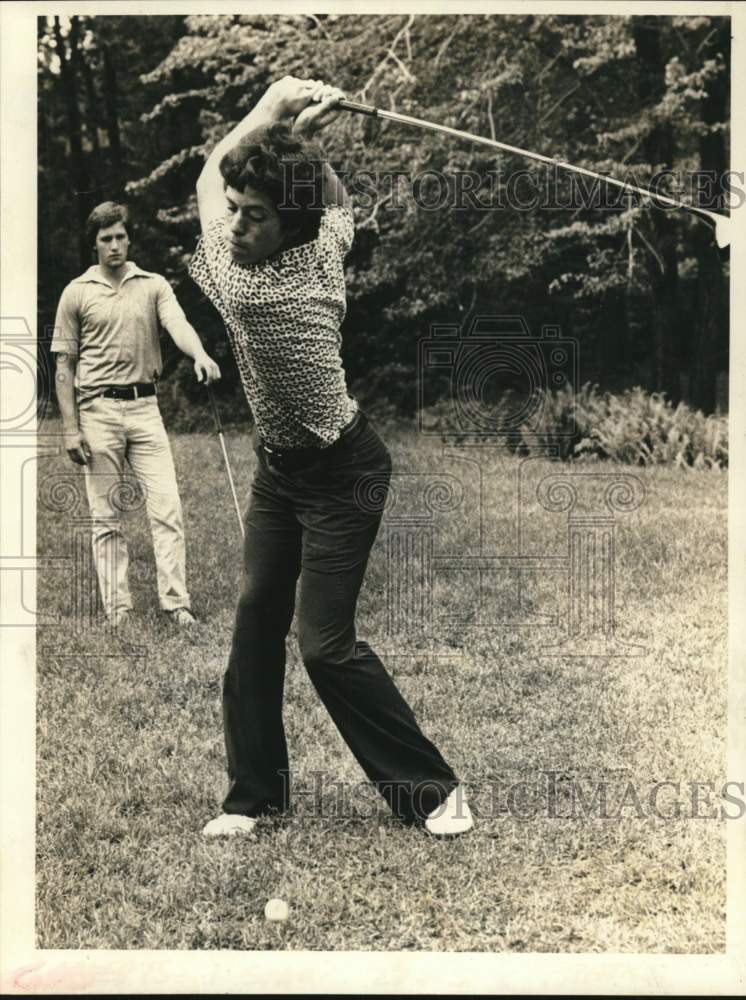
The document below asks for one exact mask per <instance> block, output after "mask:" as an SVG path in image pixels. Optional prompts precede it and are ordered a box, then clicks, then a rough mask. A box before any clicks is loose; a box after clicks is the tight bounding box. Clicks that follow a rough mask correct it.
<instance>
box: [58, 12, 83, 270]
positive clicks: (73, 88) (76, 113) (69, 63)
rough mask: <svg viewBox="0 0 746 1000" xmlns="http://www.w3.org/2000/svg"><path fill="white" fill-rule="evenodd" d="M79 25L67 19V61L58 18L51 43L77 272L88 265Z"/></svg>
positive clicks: (74, 20)
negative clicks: (66, 147) (61, 103)
mask: <svg viewBox="0 0 746 1000" xmlns="http://www.w3.org/2000/svg"><path fill="white" fill-rule="evenodd" d="M78 36H79V21H78V18H77V17H76V16H73V17H71V18H70V34H69V36H68V44H69V48H70V52H69V57H68V52H67V46H66V45H65V39H64V37H63V35H62V29H61V27H60V19H59V17H55V19H54V41H55V49H56V52H57V57H58V58H59V61H60V82H61V84H62V93H63V97H64V100H65V110H66V113H67V133H68V141H69V143H70V180H71V182H72V190H73V195H74V197H75V209H76V215H77V222H78V246H79V256H80V265H81V268H83V269H85V268H86V267H88V265H89V264H90V262H91V252H90V247H88V246H86V239H85V220H86V218H87V215H88V209H87V204H86V194H87V191H88V187H89V183H88V176H87V172H86V167H85V160H84V158H83V143H82V139H81V122H80V108H79V106H78V85H77V80H76V78H75V69H74V60H75V57H74V55H73V53H74V52H75V50H76V49H77V47H78Z"/></svg>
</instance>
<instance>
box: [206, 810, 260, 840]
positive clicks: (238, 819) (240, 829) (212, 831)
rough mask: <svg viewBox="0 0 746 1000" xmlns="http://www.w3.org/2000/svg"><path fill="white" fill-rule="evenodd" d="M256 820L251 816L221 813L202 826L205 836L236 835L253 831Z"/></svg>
mask: <svg viewBox="0 0 746 1000" xmlns="http://www.w3.org/2000/svg"><path fill="white" fill-rule="evenodd" d="M255 826H256V820H255V819H252V817H251V816H239V815H237V814H235V815H231V814H229V813H221V814H220V816H218V817H217V818H216V819H211V820H210V822H209V823H206V824H205V826H203V828H202V834H203V836H205V837H235V836H236V834H238V833H253V832H254V827H255Z"/></svg>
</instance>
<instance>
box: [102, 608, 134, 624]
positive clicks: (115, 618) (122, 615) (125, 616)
mask: <svg viewBox="0 0 746 1000" xmlns="http://www.w3.org/2000/svg"><path fill="white" fill-rule="evenodd" d="M106 620H107V621H108V623H109V625H111V627H112V628H124V627H126V626H127V625H128V624H129V622H130V611H129V608H120V609H119V611H112V613H111V614H110V615H107V616H106Z"/></svg>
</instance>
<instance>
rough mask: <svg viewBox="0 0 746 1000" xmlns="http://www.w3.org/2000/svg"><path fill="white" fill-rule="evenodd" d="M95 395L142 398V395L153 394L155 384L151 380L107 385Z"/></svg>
mask: <svg viewBox="0 0 746 1000" xmlns="http://www.w3.org/2000/svg"><path fill="white" fill-rule="evenodd" d="M97 395H99V396H106V398H107V399H142V398H143V397H144V396H155V385H154V384H153V383H152V382H135V383H132V384H131V385H107V386H106V388H105V389H102V390H101V391H100V392H99V393H97Z"/></svg>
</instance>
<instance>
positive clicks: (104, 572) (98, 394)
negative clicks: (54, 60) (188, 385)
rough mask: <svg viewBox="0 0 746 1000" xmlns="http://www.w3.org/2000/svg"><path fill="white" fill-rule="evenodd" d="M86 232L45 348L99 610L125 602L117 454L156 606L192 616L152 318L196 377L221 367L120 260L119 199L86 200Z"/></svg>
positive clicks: (152, 280) (152, 285)
mask: <svg viewBox="0 0 746 1000" xmlns="http://www.w3.org/2000/svg"><path fill="white" fill-rule="evenodd" d="M86 238H87V242H88V244H89V245H90V246H91V247H92V248H93V249H94V250H95V251H96V253H97V256H98V263H97V264H94V265H93V266H91V267H89V268H88V270H87V271H86V272H85V273H84V274H82V275H81V276H80V277H79V278H75V279H74V280H73V281H71V282H70V284H69V285H68V286H67V287H66V288H65V290H64V291H63V293H62V297H61V299H60V303H59V306H58V309H57V317H56V320H55V329H54V336H53V338H52V344H51V350H52V352H53V353H55V354H56V369H57V376H56V382H55V384H56V388H57V399H58V401H59V406H60V412H61V414H62V424H63V431H64V439H65V448H66V450H67V453H68V455H69V456H70V458H71V460H72V461H73V462H75V463H76V464H78V465H82V466H83V467H84V471H85V483H86V491H87V494H88V503H89V506H90V508H91V514H92V516H93V554H94V560H95V563H96V572H97V575H98V582H99V588H100V591H101V598H102V601H103V604H104V610H105V612H106V615H107V618H108V619H109V621H110V622H111V623H112V624H113V625H114V626H120V625H122V624H124V623H125V622H126V621H127V617H128V615H129V613H130V611H131V609H132V598H131V596H130V590H129V585H128V581H127V567H128V556H127V543H126V541H125V539H124V535H123V534H122V530H121V524H120V513H121V510H122V507H121V499H120V496H121V493H120V491H121V487H122V475H123V473H124V463H125V459H127V461H128V463H129V465H130V467H131V469H132V471H133V472H134V474H135V476H136V478H137V479H138V481H139V483H140V486H141V487H142V489H143V491H144V493H145V501H146V507H147V512H148V519H149V521H150V529H151V532H152V536H153V548H154V552H155V561H156V568H157V576H158V596H159V599H160V605H161V607H162V608H163V610H164V611H165V612H166V613H167V614H168V616H169V617H170V618H171V620H172V621H173V622H175V623H176V624H178V625H191V624H193V623H194V621H195V619H194V616H193V615H192V613H191V610H190V600H189V593H188V591H187V587H186V553H185V544H184V527H183V522H182V513H181V501H180V499H179V491H178V487H177V485H176V473H175V470H174V463H173V458H172V456H171V448H170V445H169V441H168V437H167V435H166V430H165V428H164V426H163V420H162V419H161V414H160V410H159V409H158V402H157V397H156V389H155V380H156V379H157V378H158V376H159V375H160V374H161V371H162V368H163V363H162V360H161V350H160V344H159V341H158V329H159V326H162V327H164V328H165V329H166V330H167V331H168V333H169V335H170V336H171V338H172V339H173V341H174V343H175V344H176V346H177V347H178V348H179V349H180V350H181V351H183V352H184V353H185V354H187V355H189V357H191V358H193V359H194V370H195V373H196V375H197V379H198V380H199V381H200V382H201V381H203V380H206V381H207V382H210V381H212V380H213V379H219V378H220V369H219V368H218V366H217V364H216V363H215V362H214V361H213V360H212V358H210V357H209V355H208V354H207V353H206V352H205V350H204V348H203V347H202V343H201V341H200V339H199V336H198V335H197V333H196V331H195V330H194V328H193V327H192V326H191V325H190V324H189V322H188V321H187V319H186V316H185V315H184V312H183V310H182V308H181V306H180V305H179V303H178V302H177V300H176V296H175V295H174V292H173V289H172V288H171V286H170V285H169V283H168V282H167V281H166V279H165V278H163V277H162V276H161V275H159V274H153V273H152V272H149V271H143V270H141V269H140V268H139V267H137V265H136V264H135V263H133V262H132V261H128V260H127V254H128V251H129V246H130V238H129V217H128V212H127V209H126V208H125V207H124V206H123V205H117V204H115V203H114V202H111V201H107V202H104V203H103V204H101V205H98V206H97V207H96V208H94V210H93V211H92V212H91V214H90V215H89V217H88V220H87V222H86Z"/></svg>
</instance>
